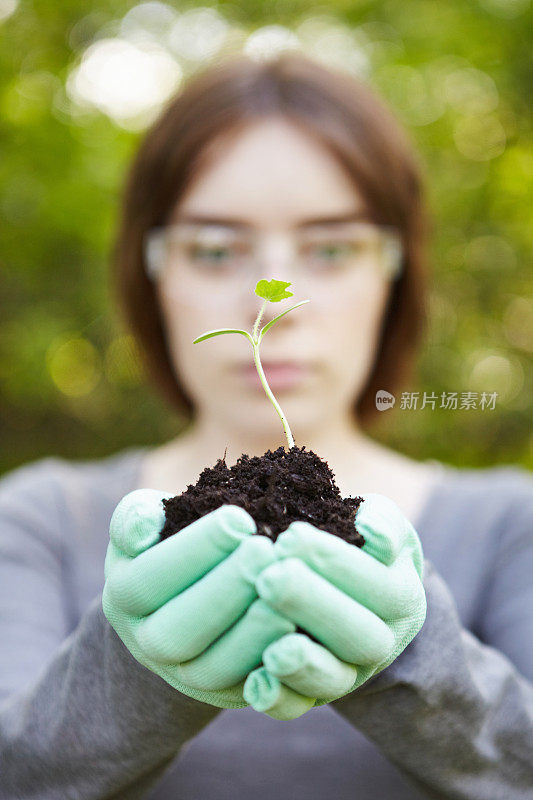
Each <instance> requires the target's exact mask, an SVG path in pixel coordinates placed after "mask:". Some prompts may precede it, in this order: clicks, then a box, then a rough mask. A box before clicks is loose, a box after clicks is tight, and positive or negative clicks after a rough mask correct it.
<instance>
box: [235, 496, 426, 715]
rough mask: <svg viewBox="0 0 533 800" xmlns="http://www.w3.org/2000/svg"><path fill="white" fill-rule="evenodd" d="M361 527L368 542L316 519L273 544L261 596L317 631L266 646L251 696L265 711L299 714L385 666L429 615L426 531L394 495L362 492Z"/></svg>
mask: <svg viewBox="0 0 533 800" xmlns="http://www.w3.org/2000/svg"><path fill="white" fill-rule="evenodd" d="M355 524H356V525H357V530H358V531H359V532H360V533H362V534H363V536H364V537H365V544H364V545H363V547H362V548H358V547H355V546H354V545H351V544H348V543H347V542H346V541H344V540H343V539H341V538H340V537H338V536H334V535H333V534H330V533H327V532H325V531H322V530H320V529H319V528H316V527H315V526H313V525H311V524H309V523H307V522H293V523H291V525H289V527H288V528H287V530H286V531H284V532H283V533H282V534H280V535H279V536H278V539H277V541H276V543H275V545H274V550H275V553H276V557H277V559H278V560H277V561H276V562H275V563H274V564H270V565H269V566H267V567H266V568H265V569H264V570H263V571H262V572H261V574H260V575H259V577H258V578H257V580H256V582H255V586H256V590H257V593H258V594H259V596H260V597H261V598H262V599H263V600H264V601H265V602H267V603H268V604H269V605H270V606H272V608H274V609H276V610H277V611H278V612H280V613H282V614H283V615H284V616H285V617H287V619H289V620H291V621H292V622H294V623H295V624H296V625H299V626H300V627H301V628H303V629H304V630H306V631H308V632H309V633H310V634H312V635H313V636H314V637H315V638H316V639H317V640H318V641H319V642H321V644H318V643H317V642H314V641H313V640H312V639H310V638H309V637H308V636H306V635H305V634H301V633H289V634H286V635H285V636H282V637H280V638H279V639H278V640H276V641H275V642H273V643H272V644H270V645H269V646H268V647H267V648H266V649H265V650H264V652H263V666H261V667H259V668H257V669H255V670H254V671H253V672H251V673H250V674H249V675H248V678H247V679H246V682H245V684H244V689H243V696H244V699H245V700H246V701H247V702H248V703H250V705H251V706H253V707H254V708H255V709H256V710H257V711H262V712H264V713H266V714H268V715H269V716H272V717H274V718H276V719H284V720H288V719H294V718H296V717H299V716H301V715H302V714H304V713H305V712H306V711H308V710H309V709H310V708H311V707H312V706H314V705H322V704H324V703H329V702H331V701H332V700H337V699H338V698H339V697H342V696H344V695H346V694H348V693H349V692H352V691H354V690H355V689H357V688H358V687H359V686H361V684H363V683H365V681H367V680H368V679H369V678H370V677H372V676H373V675H376V674H377V673H378V672H381V671H382V670H383V669H385V668H386V667H387V666H389V664H390V663H392V661H394V659H395V658H397V656H398V655H399V654H400V653H401V652H402V651H403V650H404V649H405V648H406V647H407V645H408V644H409V642H411V640H412V639H414V637H415V636H416V634H417V633H418V631H419V630H420V628H421V627H422V625H423V623H424V620H425V618H426V595H425V591H424V587H423V583H422V581H423V563H424V557H423V553H422V546H421V544H420V540H419V538H418V535H417V533H416V531H415V529H414V527H413V526H412V524H411V523H410V522H409V520H408V519H407V518H406V517H405V516H404V515H403V514H402V512H401V511H400V509H399V508H398V506H397V505H396V503H394V502H393V501H392V500H391V499H390V498H388V497H386V496H385V495H381V494H375V493H369V494H366V495H363V502H362V503H361V504H360V506H359V508H358V510H357V514H356V519H355Z"/></svg>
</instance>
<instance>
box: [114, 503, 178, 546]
mask: <svg viewBox="0 0 533 800" xmlns="http://www.w3.org/2000/svg"><path fill="white" fill-rule="evenodd" d="M169 497H172V495H171V494H168V493H165V492H159V491H157V489H135V491H133V492H129V494H127V495H125V496H124V497H123V498H122V500H121V501H120V503H119V504H118V505H117V506H116V508H115V510H114V511H113V514H112V516H111V521H110V523H109V537H110V539H111V541H112V542H113V544H114V545H115V547H116V548H117V550H119V551H120V552H121V553H123V554H124V555H125V556H128V557H129V558H135V556H137V555H139V553H142V552H143V551H144V550H146V549H147V548H148V547H151V546H152V545H153V544H155V543H156V542H158V541H159V532H160V531H161V529H162V528H163V526H164V524H165V509H164V506H163V503H162V502H161V501H162V500H163V498H166V499H168V498H169Z"/></svg>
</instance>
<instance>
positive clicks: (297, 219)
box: [157, 117, 389, 441]
mask: <svg viewBox="0 0 533 800" xmlns="http://www.w3.org/2000/svg"><path fill="white" fill-rule="evenodd" d="M365 210H366V206H365V202H364V200H363V198H362V196H361V195H360V194H359V193H358V192H357V191H356V190H355V189H354V186H353V185H352V183H351V182H350V181H349V179H348V177H347V175H346V174H345V172H344V171H343V169H342V168H341V167H340V166H339V164H338V163H337V162H336V161H335V159H334V157H333V156H332V155H330V154H329V152H328V151H327V150H326V149H325V148H324V147H322V146H321V145H320V143H318V142H316V141H315V140H314V139H313V138H311V136H308V135H307V134H306V133H305V132H302V131H301V130H300V129H298V128H297V127H295V126H293V125H291V124H290V122H288V121H285V120H283V119H281V118H274V117H272V118H268V119H265V120H261V121H257V122H254V123H251V124H250V125H249V126H247V127H246V128H245V129H244V130H242V131H240V132H239V133H238V134H237V135H236V136H235V135H234V136H233V137H228V138H227V139H226V140H224V141H222V140H219V141H218V142H217V143H216V149H214V150H213V152H212V154H211V157H210V158H209V159H208V160H207V162H206V164H205V165H204V167H203V168H202V170H201V171H200V174H199V175H198V176H197V177H196V179H195V181H194V182H193V183H192V185H191V186H190V187H189V189H188V191H187V192H186V194H185V195H184V196H183V197H182V199H181V200H180V202H179V204H178V206H177V207H176V208H175V210H174V212H173V214H172V217H171V220H170V221H171V222H173V223H176V222H179V221H181V220H183V219H185V217H187V218H188V219H192V218H195V219H196V218H203V217H205V218H209V220H214V219H223V220H224V222H226V223H227V222H228V221H233V220H234V221H238V222H239V223H245V224H247V225H248V226H250V227H251V228H252V229H253V230H255V231H257V232H259V233H263V232H264V233H268V232H272V231H274V232H276V233H275V234H274V235H277V234H278V233H281V234H283V233H285V232H286V233H287V234H289V235H290V234H293V233H294V232H295V231H297V230H298V229H299V226H301V225H302V224H303V223H305V222H307V221H309V220H317V219H320V220H322V219H324V220H335V219H337V218H344V217H351V216H352V215H353V216H354V217H356V216H358V215H360V214H361V215H364V213H365ZM289 241H290V240H289ZM261 258H262V261H261V262H260V264H259V269H258V273H257V274H255V277H254V273H253V269H254V268H253V266H250V284H249V285H250V287H251V288H250V290H249V291H247V292H246V291H245V292H243V293H241V295H240V297H239V298H237V299H236V300H235V299H233V298H227V297H226V298H225V299H222V300H221V301H220V302H218V303H216V301H215V303H216V304H215V305H208V306H206V307H203V306H202V303H201V300H202V297H201V296H200V295H199V294H198V295H197V302H196V303H192V304H191V303H188V302H187V298H186V297H184V296H182V295H180V281H175V280H174V281H173V282H171V281H170V278H168V276H167V275H163V276H162V277H161V278H160V281H159V283H158V287H157V290H158V297H159V302H160V305H161V308H162V311H163V315H164V323H165V327H166V331H167V337H168V343H169V350H170V353H171V356H172V359H173V363H174V367H175V370H176V373H177V375H178V376H179V379H180V380H181V382H182V383H183V385H184V386H185V387H186V389H187V391H188V393H189V395H190V396H191V397H192V398H193V400H194V402H195V404H196V408H197V413H198V415H199V418H201V419H203V421H204V422H207V423H208V424H210V425H220V426H224V427H225V428H226V429H228V433H230V432H231V431H232V430H233V431H239V432H241V433H242V434H243V435H245V436H250V438H252V439H253V437H254V436H256V437H257V434H258V432H260V435H261V438H263V439H264V438H266V439H267V440H268V439H272V440H274V441H276V440H277V439H280V436H282V433H281V432H282V428H281V423H280V419H279V417H278V416H277V414H276V413H275V411H274V409H273V407H272V404H271V403H270V402H269V400H268V399H267V397H266V395H265V392H264V390H263V388H262V386H261V383H260V382H259V378H258V376H257V373H256V372H255V367H254V362H253V355H252V348H251V344H250V342H249V341H248V339H246V338H245V337H244V336H241V335H239V334H225V335H222V336H217V337H213V338H211V339H208V340H206V341H203V342H200V343H197V344H193V339H195V338H196V337H198V336H200V335H201V334H202V333H204V332H205V331H208V330H212V329H214V328H221V327H231V328H242V329H245V330H248V331H250V332H251V330H252V328H253V325H254V322H255V318H256V316H257V312H258V310H259V308H260V307H261V305H262V303H263V301H262V300H261V299H260V298H259V297H258V296H257V295H255V294H254V292H253V288H254V287H255V282H256V280H257V279H258V278H267V279H270V278H276V279H278V280H287V281H291V282H292V285H291V286H290V287H289V291H294V297H291V298H290V299H287V300H284V301H282V302H280V303H267V308H266V309H265V316H264V317H263V319H262V321H261V325H264V324H265V322H267V321H268V320H269V319H271V318H272V317H274V316H276V315H277V314H279V313H281V312H282V311H284V310H285V309H286V308H289V307H290V306H291V305H293V304H294V303H295V302H298V301H299V300H302V299H306V298H307V297H309V300H310V302H309V303H307V304H305V305H303V306H301V307H299V308H297V309H295V310H294V311H291V312H290V313H289V314H286V315H285V316H284V317H282V319H281V320H279V321H278V322H277V323H275V324H274V325H273V326H272V328H271V329H270V330H269V331H268V332H267V333H266V335H265V337H264V339H263V340H262V342H261V349H260V355H261V360H262V363H263V367H264V370H265V374H266V378H267V380H268V381H269V383H270V386H271V388H272V391H273V392H274V395H275V396H276V398H277V400H278V402H279V404H280V406H281V408H282V409H283V411H284V413H285V415H286V417H287V419H288V421H289V424H290V426H291V430H292V432H293V435H294V436H295V438H296V439H297V440H298V439H300V441H301V438H300V437H301V436H303V435H305V432H306V431H313V430H316V429H318V428H320V429H321V430H324V429H325V428H327V427H328V426H329V425H332V424H333V423H334V422H335V424H337V423H338V421H339V419H345V420H348V419H350V418H351V412H350V408H351V406H352V403H353V401H354V399H355V397H356V396H358V395H359V394H360V392H361V390H362V389H363V387H364V385H365V381H366V378H367V375H368V372H369V370H370V369H371V367H372V364H373V360H374V353H375V348H376V345H377V337H378V334H379V329H380V323H381V319H382V314H383V313H384V309H385V304H386V300H387V297H388V292H389V282H388V279H387V278H386V277H385V276H384V275H383V273H382V272H380V270H379V268H378V265H377V264H376V268H375V269H364V270H362V271H360V274H359V273H358V275H357V279H356V280H355V282H353V281H352V283H351V284H350V287H351V288H350V291H349V292H347V291H346V290H343V288H342V286H339V290H338V291H337V292H336V294H335V291H334V290H333V295H332V299H331V300H329V301H328V302H327V303H325V302H324V298H323V293H321V292H320V291H319V290H318V289H317V290H316V291H315V292H313V291H308V292H306V293H304V294H302V293H301V291H299V287H298V273H297V272H296V271H293V262H292V261H291V260H290V259H287V258H285V256H283V255H282V253H281V252H280V251H279V250H278V249H277V248H276V247H270V249H269V248H268V247H267V248H265V249H264V251H263V250H262V251H261ZM207 285H209V283H208V284H207ZM216 285H217V284H216V282H214V283H213V287H212V289H211V290H210V291H209V292H207V293H203V296H204V297H207V295H208V294H209V298H208V299H210V300H211V301H213V298H217V296H218V295H217V290H216ZM313 300H315V302H313ZM286 361H290V362H296V364H298V365H301V366H303V371H302V372H301V374H300V376H299V377H297V379H296V380H294V376H293V377H291V374H289V376H288V378H287V373H286V372H283V371H280V370H276V369H269V362H286ZM246 367H249V368H253V371H252V373H251V376H250V375H247V374H246V372H245V368H246ZM243 368H244V369H243ZM269 376H270V377H269ZM339 415H340V416H339Z"/></svg>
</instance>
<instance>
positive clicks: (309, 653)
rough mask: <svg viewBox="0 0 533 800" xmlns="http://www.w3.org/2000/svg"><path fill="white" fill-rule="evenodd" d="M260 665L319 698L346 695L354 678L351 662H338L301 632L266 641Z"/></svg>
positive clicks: (355, 669) (300, 689)
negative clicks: (269, 642) (270, 641)
mask: <svg viewBox="0 0 533 800" xmlns="http://www.w3.org/2000/svg"><path fill="white" fill-rule="evenodd" d="M263 664H264V666H265V667H266V669H267V670H268V671H269V673H270V674H271V675H274V676H275V677H276V678H279V679H280V680H281V681H283V683H284V684H285V686H288V687H289V688H290V689H294V691H295V692H298V693H299V694H303V695H306V696H308V697H318V698H320V699H326V698H331V697H338V696H339V695H342V694H346V693H347V692H349V691H350V689H351V687H352V686H353V685H354V683H355V681H356V679H357V668H356V667H355V666H354V665H353V664H348V663H346V662H345V661H340V660H339V659H338V658H336V657H335V656H334V655H333V653H330V651H329V650H326V648H325V647H322V645H320V644H318V643H317V642H313V641H312V640H311V639H310V638H309V637H308V636H305V634H303V633H288V634H286V635H285V636H282V637H281V638H280V639H277V641H274V642H272V644H269V646H268V647H267V648H266V649H265V651H264V653H263Z"/></svg>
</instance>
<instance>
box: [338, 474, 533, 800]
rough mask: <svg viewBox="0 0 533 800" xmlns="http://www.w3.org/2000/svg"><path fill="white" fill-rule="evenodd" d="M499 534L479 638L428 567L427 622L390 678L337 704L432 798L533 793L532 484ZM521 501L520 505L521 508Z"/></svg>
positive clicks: (516, 797) (518, 799)
mask: <svg viewBox="0 0 533 800" xmlns="http://www.w3.org/2000/svg"><path fill="white" fill-rule="evenodd" d="M513 499H514V501H515V502H514V504H513V510H512V511H510V513H509V519H508V522H507V524H506V526H505V530H504V531H502V535H501V536H500V537H499V542H498V545H497V548H496V551H495V557H494V559H493V562H494V563H493V570H492V572H491V574H490V575H488V576H487V582H486V591H485V593H484V596H483V597H482V598H481V601H482V606H483V607H482V609H481V612H480V614H481V621H480V624H479V626H476V633H478V634H479V637H478V636H476V635H474V634H473V633H472V632H471V631H469V630H467V629H466V628H464V627H463V625H462V623H461V620H460V618H459V614H458V610H457V606H456V604H455V601H454V598H453V596H452V594H451V591H450V589H449V588H448V586H447V584H446V582H445V581H444V579H443V578H442V576H441V575H440V574H439V573H438V572H437V570H436V569H435V567H434V565H433V564H432V562H431V561H429V560H428V559H425V561H424V572H425V574H424V587H425V590H426V597H427V616H426V621H425V622H424V625H423V626H422V628H421V630H420V631H419V633H418V634H417V636H415V638H414V639H413V641H412V642H411V643H410V644H409V645H408V647H407V648H406V649H405V650H404V651H403V653H401V654H400V656H398V658H397V659H396V660H395V661H393V663H392V664H391V665H390V666H389V667H388V668H387V669H385V670H383V672H381V673H379V674H378V675H376V676H375V677H374V678H372V679H371V680H370V681H368V683H367V684H364V685H363V686H361V687H360V689H359V690H358V691H357V692H354V693H353V694H352V695H346V696H345V697H344V698H340V699H339V700H337V701H335V702H334V703H333V706H334V708H335V709H336V710H337V711H339V712H340V713H341V714H342V715H343V716H344V717H345V718H346V719H347V720H348V721H349V722H351V723H352V724H353V725H354V726H355V727H357V728H358V729H359V730H360V731H361V732H362V733H363V734H364V735H365V736H367V737H368V738H369V739H371V740H372V741H373V742H374V743H375V744H376V745H377V746H378V747H379V748H380V750H381V752H382V753H383V754H384V755H385V756H386V757H387V758H388V759H389V761H391V763H393V764H394V765H395V766H396V767H397V768H398V769H399V770H401V771H402V773H403V774H404V775H405V776H406V777H407V778H408V779H410V780H411V781H412V782H413V784H414V785H415V786H416V787H417V788H418V789H419V790H420V791H421V792H422V793H424V795H425V796H427V797H430V798H441V799H442V798H450V800H451V798H453V799H454V800H463V799H464V800H482V799H483V800H486V798H489V797H490V798H491V799H492V800H500V799H501V800H526V798H531V797H532V796H533V757H532V754H533V582H532V581H531V575H532V574H533V481H531V479H530V478H527V479H526V480H525V481H524V482H523V491H521V492H519V493H518V495H517V496H516V497H514V498H513ZM517 501H518V502H517Z"/></svg>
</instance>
